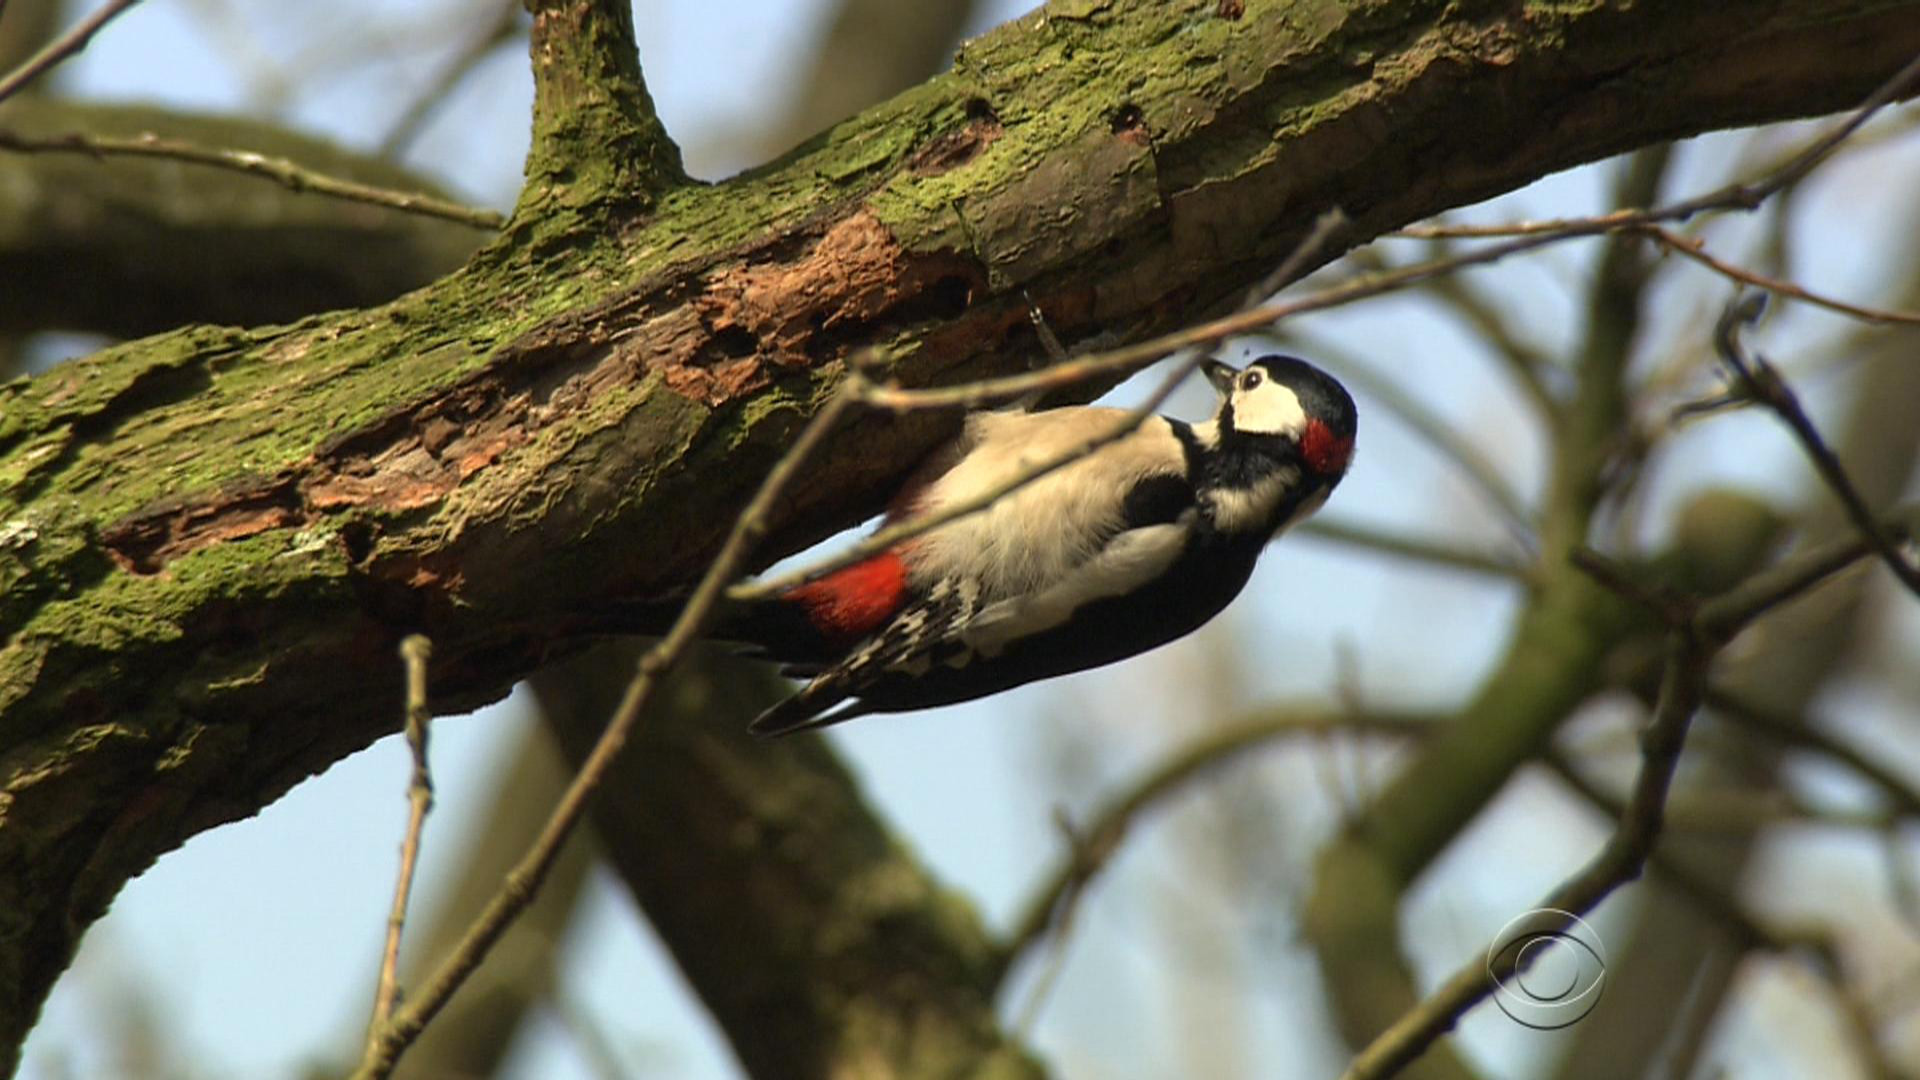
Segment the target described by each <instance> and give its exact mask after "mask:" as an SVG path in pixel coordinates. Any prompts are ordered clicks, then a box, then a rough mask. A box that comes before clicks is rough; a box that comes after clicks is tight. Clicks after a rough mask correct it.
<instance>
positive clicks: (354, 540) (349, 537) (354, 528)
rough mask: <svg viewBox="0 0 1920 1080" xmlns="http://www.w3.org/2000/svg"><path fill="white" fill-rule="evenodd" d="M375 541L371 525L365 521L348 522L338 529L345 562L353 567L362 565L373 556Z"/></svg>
mask: <svg viewBox="0 0 1920 1080" xmlns="http://www.w3.org/2000/svg"><path fill="white" fill-rule="evenodd" d="M376 539H378V538H377V537H376V536H375V535H374V530H373V525H372V524H370V523H368V522H365V521H349V522H347V523H346V524H345V525H344V526H342V527H341V529H340V543H341V544H342V545H344V546H345V547H346V549H347V561H349V562H351V563H353V565H355V566H360V565H362V564H364V563H365V562H366V561H367V557H368V556H370V555H372V554H373V543H374V541H375V540H376Z"/></svg>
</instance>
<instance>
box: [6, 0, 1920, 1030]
mask: <svg viewBox="0 0 1920 1080" xmlns="http://www.w3.org/2000/svg"><path fill="white" fill-rule="evenodd" d="M532 7H533V10H534V13H535V32H534V43H533V50H534V63H535V68H536V75H537V85H538V86H539V87H540V89H539V95H540V97H539V102H540V103H539V104H538V105H537V106H536V119H535V129H536V135H535V143H534V151H533V155H532V158H531V159H530V163H529V169H528V173H529V177H530V180H529V183H528V188H527V190H526V191H525V192H524V193H523V195H522V198H521V200H520V204H519V207H518V209H517V211H516V215H515V218H514V221H513V222H512V224H511V225H510V226H509V228H508V229H507V230H505V231H504V232H503V234H502V235H501V236H500V237H499V238H498V239H497V240H496V241H495V242H494V243H493V244H491V245H489V246H488V247H487V248H485V249H484V250H483V251H482V252H480V253H479V254H478V255H477V256H476V257H475V258H474V259H473V260H472V261H470V262H469V264H468V265H467V266H465V267H464V268H462V269H461V270H459V271H457V272H455V273H452V274H450V275H448V276H446V277H444V278H442V279H441V280H439V281H437V282H435V283H433V284H432V285H429V286H427V287H426V288H423V289H421V290H419V291H417V292H414V293H411V294H408V295H406V296H404V297H401V298H399V299H397V300H394V301H392V302H389V303H385V304H382V305H379V306H373V307H367V308H361V309H354V310H347V311H341V312H336V313H333V314H330V315H325V316H318V317H312V318H308V319H305V320H304V321H301V322H298V323H295V324H292V325H286V326H272V327H263V328H258V329H213V328H207V327H192V328H187V329H183V330H179V331H177V332H174V333H171V334H167V335H163V336H161V337H157V338H153V339H149V340H145V341H140V342H134V343H131V344H128V345H126V346H122V347H119V348H116V349H111V350H108V351H106V352H103V353H101V354H99V355H97V356H93V357H89V358H86V359H84V360H82V361H78V362H75V363H72V364H68V365H66V366H63V367H62V368H59V369H57V370H55V371H53V372H50V373H48V374H47V375H45V376H43V377H40V378H38V379H35V380H33V381H31V382H25V383H14V384H9V385H7V386H4V387H0V641H4V645H0V987H4V988H5V989H4V992H0V1045H9V1046H11V1045H14V1044H17V1042H18V1040H19V1038H20V1036H21V1034H22V1033H23V1032H24V1030H25V1029H26V1027H27V1026H28V1025H29V1024H30V1023H31V1020H32V1017H33V1016H34V1014H35V1013H36V1012H37V1010H38V1007H39V1003H40V1001H41V1000H42V998H43V997H44V995H45V993H46V990H47V988H48V986H49V985H50V984H51V982H52V980H53V978H54V977H55V976H56V975H57V974H58V973H59V971H60V970H61V969H62V968H64V966H65V965H66V963H67V960H68V958H69V957H70V956H71V953H72V949H73V947H74V945H75V943H76V942H77V940H78V935H79V933H80V932H81V931H82V930H83V929H84V928H85V927H86V925H87V924H88V923H90V922H91V921H92V920H93V919H94V918H96V917H97V916H98V914H99V913H100V912H101V911H102V910H104V908H105V906H106V904H107V902H108V901H109V900H110V899H111V898H112V896H113V895H114V894H115V892H116V891H117V890H118V889H119V887H120V885H121V884H122V883H123V882H124V881H125V880H126V879H127V878H128V877H129V876H130V875H132V874H134V873H137V872H139V870H140V869H142V868H143V867H144V866H146V865H147V864H148V863H149V862H150V861H151V860H152V859H154V858H155V857H157V856H158V855H159V854H161V853H163V852H165V851H167V850H169V849H171V848H172V847H174V846H175V845H177V844H179V843H180V842H181V841H182V840H183V839H185V838H186V837H187V836H190V835H192V834H193V833H194V832H195V831H198V830H199V829H203V828H206V827H209V826H211V825H214V824H217V823H219V822H222V821H227V820H231V819H233V818H235V817H238V816H243V815H245V814H248V813H251V812H252V811H254V810H255V809H257V808H258V807H259V806H261V805H263V804H264V803H265V802H267V801H269V800H271V799H272V798H274V797H275V796H277V795H278V794H279V793H280V792H281V791H283V790H285V789H286V788H287V787H288V786H289V785H291V784H292V783H294V782H296V781H298V780H299V779H301V778H302V777H304V776H306V775H309V774H310V773H312V772H314V771H316V770H318V769H321V768H324V767H325V766H326V765H327V764H329V763H330V762H331V761H333V760H334V759H336V758H338V757H339V756H341V755H343V754H345V753H347V752H349V751H351V750H352V749H355V748H357V747H359V746H362V745H365V744H366V743H367V742H368V741H369V740H371V739H372V738H374V737H376V736H377V735H379V734H381V733H383V732H385V731H387V730H389V729H390V728H391V727H392V725H393V722H394V721H393V712H392V708H391V705H392V702H394V701H396V700H399V687H398V681H399V672H398V666H397V665H395V664H394V663H393V662H392V660H391V655H392V648H393V645H394V643H395V642H396V641H397V640H398V639H399V638H400V637H401V636H403V635H404V634H406V633H408V632H413V631H420V630H424V631H425V632H427V633H429V634H430V635H431V636H432V638H433V640H434V644H435V650H436V652H435V665H434V671H433V675H434V684H435V685H434V687H433V701H434V702H435V704H436V706H438V707H442V708H447V709H462V708H470V707H472V706H475V705H477V704H480V703H483V702H486V701H489V700H493V699H496V698H498V697H499V696H500V695H502V694H504V693H505V692H506V690H507V689H508V688H509V687H510V686H511V685H512V684H513V683H514V682H515V681H516V680H517V679H518V678H520V677H521V676H523V675H524V674H526V673H527V672H529V671H531V670H532V669H533V668H535V667H536V666H538V665H539V664H540V663H541V662H542V661H543V660H545V659H546V658H548V657H549V656H551V655H554V654H555V653H557V652H565V651H569V650H571V649H572V648H574V647H575V646H576V645H577V642H576V641H575V640H573V638H574V635H573V633H572V629H573V626H574V624H572V623H571V622H570V620H569V617H568V612H569V611H571V610H577V609H578V607H579V606H580V605H581V604H582V603H583V601H585V600H587V599H589V598H595V597H602V596H605V595H608V594H610V593H614V594H618V593H627V594H633V593H640V592H644V591H647V590H658V589H664V588H667V587H670V586H672V585H675V584H678V583H683V582H685V581H687V580H688V579H689V578H690V577H691V576H692V575H694V574H696V573H697V572H698V571H699V569H700V568H701V567H702V566H703V565H704V563H705V561H706V559H707V558H708V556H709V554H710V553H711V551H712V549H713V546H714V544H715V543H716V541H717V538H718V537H719V536H721V535H722V534H723V533H724V532H725V530H726V528H727V527H728V525H729V523H730V521H731V519H732V513H733V511H734V510H735V509H737V508H738V506H739V505H740V504H741V502H742V501H743V500H744V499H745V498H746V497H747V494H748V493H749V492H750V491H751V490H752V488H753V486H754V484H755V482H756V479H757V477H758V476H759V475H760V474H761V473H762V472H764V471H765V469H766V467H767V466H768V464H769V463H770V462H771V461H772V460H773V459H774V457H776V456H777V455H778V454H779V452H780V450H781V447H782V445H783V443H784V441H785V440H786V439H787V438H789V437H790V436H791V434H792V432H793V431H794V430H795V429H796V425H797V424H798V423H799V422H800V421H801V420H802V419H804V416H805V415H806V414H807V413H808V412H809V411H810V410H811V409H812V408H813V407H814V406H815V405H816V404H817V403H818V402H819V401H820V400H821V397H822V394H823V393H824V392H825V390H826V389H827V388H828V387H829V386H830V385H831V383H832V381H833V380H834V379H835V378H837V375H838V372H839V363H838V361H839V360H840V359H842V358H843V357H844V356H846V355H847V354H848V352H849V351H850V350H852V349H854V348H857V347H860V346H864V345H870V344H873V345H885V346H891V347H893V348H894V349H895V350H896V352H897V354H898V355H900V356H901V357H902V359H901V360H900V362H899V363H898V365H897V367H896V371H895V374H896V375H898V376H899V377H900V378H901V379H902V380H903V381H906V382H909V383H915V384H920V383H927V382H932V381H937V380H942V379H953V378H960V377H965V376H968V375H977V374H986V373H1002V372H1007V371H1011V370H1015V369H1017V368H1018V367H1020V366H1022V365H1024V364H1025V363H1026V362H1027V359H1028V357H1029V355H1030V354H1031V353H1032V349H1031V348H1030V343H1031V337H1030V335H1031V330H1030V328H1029V325H1028V323H1027V319H1026V303H1027V301H1026V297H1025V295H1023V294H1022V290H1023V289H1024V290H1025V291H1026V292H1027V293H1030V294H1031V296H1032V297H1033V299H1034V300H1035V301H1036V302H1037V303H1038V304H1039V305H1040V306H1041V307H1042V308H1043V309H1044V310H1045V311H1046V313H1047V316H1048V318H1049V320H1050V322H1051V323H1052V325H1053V326H1054V328H1055V329H1056V331H1058V332H1059V333H1060V334H1061V335H1062V336H1063V337H1065V338H1067V339H1068V340H1075V339H1081V338H1085V337H1088V336H1090V335H1093V334H1096V333H1114V334H1119V335H1123V336H1124V335H1137V334H1141V333H1144V332H1147V331H1150V330H1154V329H1161V328H1165V327H1168V326H1170V325H1172V324H1174V323H1176V322H1178V321H1180V320H1182V319H1184V318H1186V317H1188V316H1190V315H1191V313H1192V312H1193V311H1195V310H1196V309H1198V308H1202V307H1205V306H1207V305H1209V304H1211V303H1214V302H1216V301H1219V300H1221V299H1223V298H1227V297H1231V296H1234V295H1235V294H1237V293H1238V291H1239V290H1241V289H1243V288H1244V287H1245V286H1246V285H1247V284H1248V283H1249V282H1250V281H1251V280H1252V279H1254V278H1256V277H1257V276H1259V275H1260V274H1262V273H1264V272H1265V271H1266V270H1268V269H1270V267H1271V264H1272V263H1273V262H1274V261H1276V260H1277V259H1278V257H1279V256H1280V255H1282V254H1284V253H1285V252H1286V251H1288V250H1290V249H1291V247H1292V246H1293V245H1294V243H1295V242H1297V240H1298V238H1299V237H1300V236H1301V235H1302V234H1304V233H1305V232H1306V230H1307V229H1308V228H1309V227H1310V226H1311V223H1312V221H1313V219H1314V217H1315V216H1316V215H1318V214H1319V213H1320V212H1321V211H1322V210H1324V209H1325V208H1326V207H1328V206H1332V205H1336V204H1337V205H1339V206H1341V207H1343V208H1344V209H1345V210H1346V211H1347V212H1348V214H1349V215H1350V216H1351V217H1352V218H1353V220H1354V221H1355V222H1356V223H1357V226H1356V228H1357V231H1358V233H1359V234H1360V235H1362V236H1365V235H1372V234H1374V233H1376V232H1378V231H1380V230H1383V229H1386V228H1389V227H1392V226H1395V225H1398V224H1402V223H1405V222H1407V221H1410V220H1413V219H1415V218H1419V217H1422V216H1425V215H1428V214H1431V213H1433V212H1435V211H1438V210H1441V209H1444V208H1446V207H1449V206H1453V205H1457V204H1459V203H1462V202H1467V201H1471V200H1474V199H1478V198H1481V197H1484V196H1487V195H1490V194H1493V193H1495V192H1497V191H1500V190H1504V189H1507V188H1511V187H1514V186H1517V185H1519V184H1521V183H1524V182H1526V181H1527V180H1530V179H1532V178H1534V177H1537V176H1539V175H1541V174H1543V173H1545V172H1548V171H1551V170H1554V169H1558V168H1562V167H1565V166H1567V165H1571V164H1574V163H1577V162H1580V161H1585V160H1591V159H1593V158H1596V157H1600V156H1603V155H1606V154H1610V153H1613V152H1617V151H1620V150H1623V149H1627V148H1630V147H1632V146H1635V145H1640V144H1643V143H1648V142H1653V141H1657V140H1660V139H1665V138H1670V137H1673V136H1677V135H1683V134H1687V133H1690V132H1694V131H1700V130H1705V129H1710V128H1715V127H1722V126H1726V125H1730V124H1738V123H1749V122H1758V121H1762V120H1767V119H1774V118H1778V117H1783V116H1789V115H1801V114H1805V113H1809V112H1819V111H1826V110H1831V109H1835V108H1839V107H1841V106H1844V105H1845V104H1847V103H1849V102H1850V101H1852V100H1855V99H1857V98H1859V97H1860V96H1862V95H1864V94H1865V93H1866V92H1867V91H1868V90H1870V89H1871V88H1872V87H1873V86H1874V84H1875V83H1876V82H1877V81H1878V80H1879V79H1881V78H1883V77H1884V76H1885V74H1886V73H1887V72H1889V71H1891V70H1893V69H1894V68H1896V67H1898V66H1899V64H1900V63H1902V62H1904V60H1905V59H1906V58H1907V57H1908V56H1910V55H1911V54H1913V53H1914V52H1916V51H1920V18H1917V17H1916V14H1920V3H1917V2H1912V0H1908V2H1880V3H1866V2H1864V0H1862V2H1854V3H1838V4H1836V3H1833V2H1831V0H1769V2H1765V3H1762V2H1760V0H1749V2H1736V3H1730V4H1723V5H1714V6H1711V7H1689V8H1686V9H1684V10H1682V9H1676V8H1673V7H1658V8H1656V7H1655V6H1651V5H1633V6H1628V7H1616V6H1613V5H1607V4H1602V3H1597V2H1596V3H1591V4H1561V5H1555V6H1553V7H1552V8H1551V9H1547V8H1544V7H1539V6H1532V7H1514V6H1512V5H1505V4H1501V5H1493V4H1470V5H1460V4H1452V3H1447V4H1443V3H1439V2H1437V0H1436V2H1431V3H1424V2H1422V3H1407V2H1398V3H1381V2H1361V0H1351V2H1348V3H1332V2H1329V3H1324V4H1320V5H1316V6H1312V7H1311V8H1308V9H1303V8H1301V7H1300V6H1299V5H1294V4H1282V3H1278V2H1274V3H1260V2H1257V0H1250V2H1249V3H1247V4H1246V5H1245V11H1244V15H1242V16H1241V17H1239V18H1232V17H1228V16H1226V15H1223V14H1222V12H1224V11H1228V10H1232V9H1228V8H1223V7H1217V6H1216V5H1213V4H1203V5H1172V4H1162V3H1157V2H1152V3H1148V2H1140V3H1090V4H1088V3H1083V4H1077V5H1069V6H1067V7H1064V8H1060V7H1056V8H1055V9H1049V10H1044V11H1041V12H1037V13H1035V14H1033V15H1029V16H1027V17H1025V18H1023V19H1021V20H1019V21H1017V22H1015V23H1013V24H1010V25H1009V26H1007V27H1004V28H1002V29H1000V30H998V31H996V32H994V33H992V34H989V35H987V36H986V37H984V38H982V39H980V40H978V41H975V42H972V43H970V44H969V45H968V46H967V47H966V49H965V50H964V51H963V52H962V53H961V55H960V56H959V58H958V60H957V63H956V65H955V70H954V71H953V72H951V73H949V74H947V75H944V76H941V77H939V78H936V79H934V80H932V81H930V82H928V83H926V84H924V85H922V86H920V87H918V88H916V89H913V90H910V91H908V92H906V93H905V94H902V95H900V96H899V97H897V98H895V99H893V100H892V101H890V102H888V103H886V104H884V105H882V106H879V107H877V108H875V109H873V110H870V111H868V112H867V113H864V114H862V115H861V116H859V117H856V118H854V119H853V120H850V121H848V122H847V123H845V124H842V125H840V126H839V127H837V128H835V129H833V130H832V131H830V132H827V133H825V134H823V135H821V136H820V137H818V138H816V139H814V140H812V141H810V142H809V143H807V144H805V145H803V146H801V147H799V148H798V149H796V150H795V151H794V152H793V153H791V154H789V155H788V156H787V157H785V158H783V159H782V160H780V161H778V162H775V163H773V164H771V165H768V166H766V167H764V168H761V169H758V170H755V171H754V172H752V173H749V174H747V175H744V176H742V177H739V178H736V179H734V180H732V181H729V182H727V183H725V184H720V185H712V186H702V185H694V184H689V183H685V182H683V181H682V177H681V175H680V173H679V169H678V164H677V155H676V154H675V153H674V151H673V150H672V148H671V145H670V144H669V143H667V142H666V141H665V140H664V137H663V136H660V135H659V134H658V132H657V130H656V129H657V125H658V121H657V118H655V117H654V116H653V113H652V110H651V108H650V106H649V105H648V104H647V103H646V99H645V91H644V87H643V86H642V85H641V83H640V82H639V78H638V69H637V66H636V65H635V64H634V62H633V60H632V55H631V47H630V36H629V35H626V34H625V32H624V31H625V26H624V21H625V20H626V19H627V18H629V17H630V16H628V15H626V14H625V5H622V4H615V3H581V2H573V3H560V2H557V0H555V2H541V3H535V4H533V5H532ZM1836 57H1845V58H1846V60H1845V62H1844V63H1836V62H1835V59H1834V58H1836ZM543 72H544V73H543ZM1416 359H1417V358H1416ZM947 427H948V422H947V421H945V420H941V419H932V418H926V417H915V418H911V419H902V420H885V421H881V420H870V421H867V422H863V423H860V424H856V425H853V426H851V427H850V428H848V429H847V430H846V431H845V432H843V434H842V437H840V438H839V439H838V440H837V441H836V444H835V446H834V447H833V449H832V451H831V452H830V453H829V454H828V455H827V460H825V461H823V462H822V463H821V464H820V466H819V468H818V469H817V470H816V472H815V474H814V475H813V476H811V477H810V483H809V484H808V485H807V487H806V490H805V491H804V492H801V493H799V494H798V495H797V496H796V497H795V498H794V499H793V500H791V502H790V503H789V505H788V506H786V507H785V508H784V513H783V516H782V517H781V519H780V520H779V522H778V523H777V525H778V531H777V535H776V543H775V544H773V545H772V546H771V548H770V549H769V551H768V554H769V555H772V554H774V553H776V552H777V551H780V550H791V549H792V548H793V547H794V546H795V545H797V544H799V543H801V542H803V541H805V540H807V539H810V538H812V537H815V536H818V535H820V534H821V532H822V531H824V530H826V529H829V528H831V527H834V526H838V525H844V524H847V523H850V522H852V521H855V520H858V519H859V518H860V517H861V516H863V515H864V514H866V513H868V512H870V511H871V510H873V509H874V508H875V506H876V504H877V502H878V500H879V499H880V497H881V495H882V493H884V492H885V491H886V490H888V488H889V487H890V485H891V483H892V482H893V481H894V480H895V479H896V478H897V476H898V475H899V474H900V473H901V472H902V471H904V470H905V469H906V468H908V467H910V465H911V464H912V462H913V461H914V460H915V459H916V458H917V457H918V456H919V454H920V453H922V452H923V451H924V450H925V449H926V448H927V447H929V446H930V445H931V444H932V443H933V442H934V441H935V440H937V439H938V438H939V437H940V436H941V435H942V434H943V432H944V431H945V430H947Z"/></svg>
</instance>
